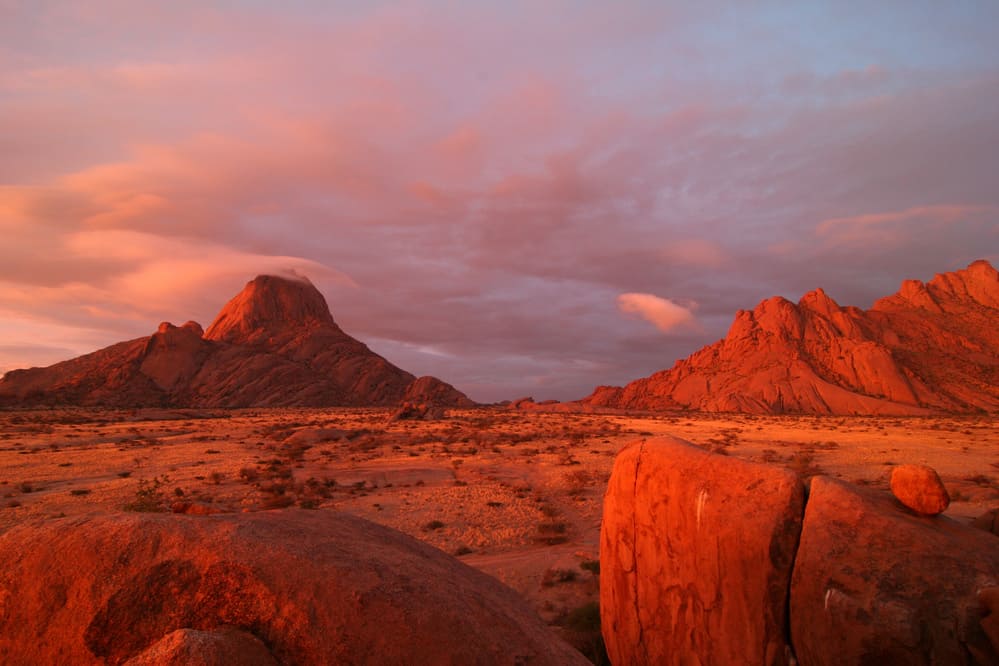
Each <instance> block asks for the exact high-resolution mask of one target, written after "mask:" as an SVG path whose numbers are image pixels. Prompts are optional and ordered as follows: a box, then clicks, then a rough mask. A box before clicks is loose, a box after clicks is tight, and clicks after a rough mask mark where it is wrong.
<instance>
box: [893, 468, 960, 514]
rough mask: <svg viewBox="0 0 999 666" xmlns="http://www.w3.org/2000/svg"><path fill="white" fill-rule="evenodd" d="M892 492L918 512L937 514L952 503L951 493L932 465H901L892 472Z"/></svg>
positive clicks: (900, 500)
mask: <svg viewBox="0 0 999 666" xmlns="http://www.w3.org/2000/svg"><path fill="white" fill-rule="evenodd" d="M891 492H892V494H893V495H895V497H896V498H897V499H898V501H899V502H901V503H902V504H904V505H905V506H907V507H909V508H910V509H912V510H913V511H915V512H916V513H921V514H923V515H926V516H935V515H937V514H939V513H943V512H944V510H946V509H947V507H948V506H949V505H950V495H948V494H947V489H946V488H944V484H943V481H941V480H940V476H939V475H937V472H936V470H935V469H933V468H932V467H927V466H926V465H899V466H898V467H896V468H895V469H893V470H892V472H891Z"/></svg>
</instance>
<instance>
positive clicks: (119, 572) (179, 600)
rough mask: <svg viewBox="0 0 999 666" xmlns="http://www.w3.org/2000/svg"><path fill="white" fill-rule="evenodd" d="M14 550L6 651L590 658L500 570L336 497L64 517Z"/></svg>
mask: <svg viewBox="0 0 999 666" xmlns="http://www.w3.org/2000/svg"><path fill="white" fill-rule="evenodd" d="M0 561H2V562H3V563H4V566H3V568H2V570H0V662H2V663H4V664H11V665H15V664H54V663H64V664H121V663H132V664H147V663H157V664H160V663H205V664H221V663H259V664H266V663H289V664H290V663H294V664H362V663H369V664H375V663H381V664H404V663H405V664H442V663H450V664H510V665H511V666H512V665H513V664H585V663H586V661H585V659H583V657H582V656H581V655H580V654H578V653H577V652H575V651H574V650H573V649H572V648H571V647H569V646H568V645H566V644H565V643H563V642H561V640H559V639H558V638H557V637H556V636H555V635H554V634H553V633H551V632H550V631H549V629H548V628H547V627H546V626H545V625H544V624H543V623H542V622H541V620H540V619H539V618H538V617H537V616H536V615H535V614H534V613H533V612H532V611H531V610H530V609H529V608H528V607H527V606H526V603H525V602H524V601H523V600H521V599H520V598H519V597H518V596H517V595H516V593H514V592H513V591H512V590H510V589H509V588H507V587H505V586H503V585H502V584H500V583H499V582H497V581H496V580H495V579H493V578H491V577H489V576H487V575H485V574H483V573H481V572H479V571H476V570H475V569H472V568H470V567H468V566H466V565H464V564H462V563H461V562H459V561H458V560H456V559H454V558H452V557H450V556H448V555H446V554H444V553H442V552H440V551H438V550H436V549H434V548H432V547H430V546H428V545H426V544H423V543H420V542H419V541H417V540H415V539H412V538H410V537H408V536H406V535H403V534H401V533H399V532H396V531H394V530H390V529H388V528H385V527H382V526H379V525H375V524H373V523H370V522H367V521H365V520H362V519H359V518H355V517H352V516H348V515H345V514H339V513H335V512H331V511H301V510H289V511H281V512H266V513H254V514H239V515H231V514H230V515H224V516H218V515H216V516H206V517H199V518H194V517H188V516H176V515H172V514H118V515H109V516H103V517H88V518H65V519H58V520H51V521H47V522H44V523H41V524H36V525H22V526H18V527H15V528H13V529H11V530H9V531H8V532H6V533H4V534H3V535H0ZM192 653H193V654H197V655H198V656H197V658H196V659H194V660H193V661H191V660H186V659H185V656H184V655H186V654H192ZM241 659H245V661H244V660H241ZM171 660H172V662H171ZM178 660H179V661H178Z"/></svg>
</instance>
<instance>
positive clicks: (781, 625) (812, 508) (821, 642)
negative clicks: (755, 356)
mask: <svg viewBox="0 0 999 666" xmlns="http://www.w3.org/2000/svg"><path fill="white" fill-rule="evenodd" d="M900 469H901V470H902V471H901V472H900V473H899V474H898V476H899V479H898V480H897V481H895V482H893V484H892V486H893V488H895V489H896V493H897V494H898V495H900V496H901V498H902V499H903V500H904V501H905V503H906V504H909V505H912V506H916V507H917V508H919V509H920V511H914V510H912V509H911V508H908V507H907V506H906V505H905V504H903V503H902V502H900V501H898V500H896V499H893V498H892V497H891V496H890V495H888V494H886V493H884V492H876V491H872V490H869V489H861V488H858V487H856V486H853V485H850V484H848V483H844V482H842V481H837V480H834V479H831V478H828V477H824V476H816V477H813V478H812V480H811V483H810V486H809V488H808V490H807V493H806V489H805V487H804V485H803V484H802V482H801V481H800V480H799V478H798V477H797V476H796V475H795V474H793V473H791V472H789V471H787V470H783V469H779V468H776V467H772V466H769V465H762V464H758V463H751V462H747V461H743V460H736V459H732V458H728V457H726V456H721V455H717V454H712V453H708V452H706V451H704V450H703V449H699V448H697V447H695V446H693V445H691V444H688V443H687V442H684V441H683V440H679V439H676V438H671V437H662V438H656V439H649V440H643V441H640V442H636V443H635V444H633V445H631V446H630V447H628V448H626V449H624V450H623V451H622V452H621V454H620V455H619V456H618V458H617V460H616V462H615V465H614V471H613V473H612V475H611V479H610V484H609V487H608V490H607V495H606V498H605V502H604V520H603V526H602V532H601V546H600V562H601V589H600V605H601V617H602V624H603V634H604V639H605V641H606V644H607V652H608V654H609V655H610V657H611V660H612V661H613V663H615V664H661V663H673V664H687V663H692V664H780V665H784V664H794V663H797V664H802V665H803V666H813V665H815V666H824V665H827V664H828V665H829V666H832V665H834V664H982V665H985V664H996V663H999V538H997V537H996V536H995V535H994V534H992V533H990V532H988V531H985V530H981V529H976V528H974V527H968V526H964V525H961V524H959V523H957V522H955V521H953V520H951V519H949V518H946V517H943V516H937V515H927V514H926V513H924V512H923V511H926V510H931V511H936V510H942V509H943V508H945V507H946V502H941V501H937V500H936V499H935V498H939V497H940V496H941V493H940V487H939V485H938V484H939V480H938V479H937V480H936V482H934V480H933V478H932V477H930V476H928V475H926V474H925V473H924V472H922V471H921V470H920V469H918V468H900ZM933 477H935V475H933ZM893 481H894V480H893ZM944 494H945V492H944Z"/></svg>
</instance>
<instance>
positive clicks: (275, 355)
mask: <svg viewBox="0 0 999 666" xmlns="http://www.w3.org/2000/svg"><path fill="white" fill-rule="evenodd" d="M403 401H419V402H425V403H432V404H435V405H439V406H443V407H469V406H472V404H473V403H472V402H471V401H470V400H469V399H468V398H467V397H465V395H464V394H462V393H461V392H459V391H458V390H456V389H455V388H454V387H452V386H450V385H448V384H446V383H444V382H442V381H440V380H439V379H436V378H434V377H421V378H419V379H417V378H416V377H414V376H413V375H411V374H410V373H408V372H406V371H404V370H401V369H400V368H398V367H396V366H394V365H392V364H391V363H389V362H388V361H387V360H385V359H384V358H382V357H381V356H379V355H378V354H375V353H374V352H372V351H371V350H370V349H368V348H367V347H366V346H365V345H364V344H363V343H361V342H359V341H358V340H355V339H354V338H352V337H350V336H349V335H347V334H346V333H344V332H343V330H341V329H340V327H339V326H337V324H336V322H335V321H334V320H333V317H332V315H331V314H330V311H329V308H328V307H327V305H326V300H325V299H324V298H323V296H322V294H320V293H319V290H317V289H316V288H315V287H314V286H313V285H312V284H311V283H309V282H307V281H305V280H293V279H287V278H281V277H274V276H269V275H263V276H260V277H257V278H256V279H254V280H252V281H251V282H249V283H248V284H247V285H246V287H245V288H244V289H243V291H241V292H240V293H239V294H238V295H237V296H236V297H235V298H233V299H232V300H231V301H229V303H228V304H226V306H225V307H224V308H223V309H222V311H221V312H220V313H219V315H218V316H217V317H216V318H215V321H214V322H212V324H211V326H209V327H208V330H207V331H204V332H202V330H201V327H200V326H199V325H198V324H197V323H195V322H187V323H186V324H184V325H183V326H180V327H177V326H173V325H172V324H170V323H168V322H164V323H162V324H160V326H159V328H158V330H157V332H156V333H154V334H153V335H151V336H150V337H148V338H140V339H137V340H132V341H129V342H122V343H119V344H117V345H113V346H111V347H107V348H105V349H102V350H100V351H97V352H94V353H92V354H87V355H85V356H81V357H79V358H75V359H72V360H69V361H65V362H63V363H57V364H55V365H52V366H49V367H47V368H32V369H29V370H14V371H11V372H8V373H7V374H6V375H5V376H4V377H3V379H0V406H35V405H67V404H68V405H81V406H108V407H324V406H369V405H371V406H386V405H397V404H399V403H401V402H403Z"/></svg>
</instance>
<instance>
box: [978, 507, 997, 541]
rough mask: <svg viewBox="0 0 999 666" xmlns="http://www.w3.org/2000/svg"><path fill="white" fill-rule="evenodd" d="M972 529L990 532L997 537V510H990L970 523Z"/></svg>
mask: <svg viewBox="0 0 999 666" xmlns="http://www.w3.org/2000/svg"><path fill="white" fill-rule="evenodd" d="M971 525H972V527H977V528H978V529H980V530H985V531H986V532H991V533H992V534H995V535H996V536H999V509H991V510H990V511H986V512H985V513H983V514H982V515H980V516H978V517H977V518H975V519H974V520H973V521H972V522H971Z"/></svg>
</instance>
